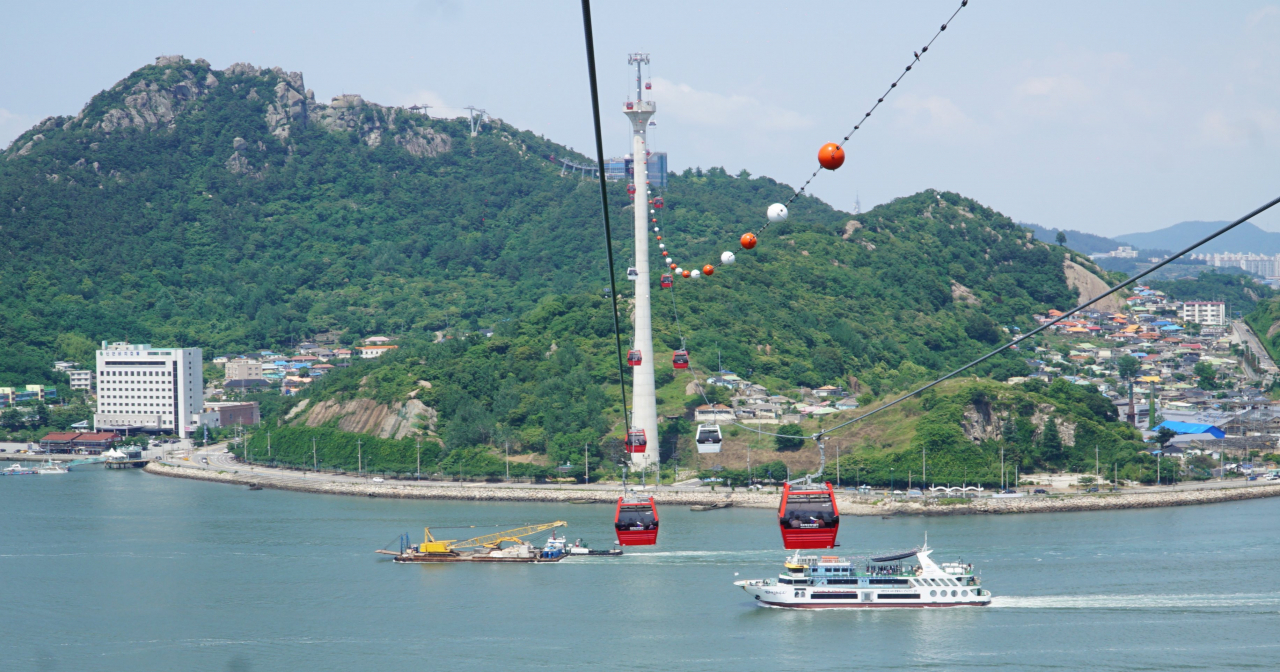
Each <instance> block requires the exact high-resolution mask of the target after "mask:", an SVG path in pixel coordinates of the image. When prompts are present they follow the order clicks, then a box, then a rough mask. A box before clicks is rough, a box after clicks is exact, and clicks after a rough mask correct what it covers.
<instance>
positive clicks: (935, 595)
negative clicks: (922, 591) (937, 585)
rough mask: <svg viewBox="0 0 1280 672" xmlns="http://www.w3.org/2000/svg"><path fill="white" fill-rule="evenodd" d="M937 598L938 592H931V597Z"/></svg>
mask: <svg viewBox="0 0 1280 672" xmlns="http://www.w3.org/2000/svg"><path fill="white" fill-rule="evenodd" d="M937 596H938V591H936V590H931V591H929V597H937Z"/></svg>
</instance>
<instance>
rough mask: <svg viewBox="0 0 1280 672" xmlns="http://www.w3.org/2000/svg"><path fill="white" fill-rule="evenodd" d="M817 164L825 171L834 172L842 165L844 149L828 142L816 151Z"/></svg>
mask: <svg viewBox="0 0 1280 672" xmlns="http://www.w3.org/2000/svg"><path fill="white" fill-rule="evenodd" d="M818 163H820V164H822V167H823V168H826V169H827V170H835V169H836V168H839V167H840V166H843V165H844V149H842V148H841V147H840V145H837V144H836V143H834V142H828V143H827V144H825V145H823V146H822V149H819V150H818Z"/></svg>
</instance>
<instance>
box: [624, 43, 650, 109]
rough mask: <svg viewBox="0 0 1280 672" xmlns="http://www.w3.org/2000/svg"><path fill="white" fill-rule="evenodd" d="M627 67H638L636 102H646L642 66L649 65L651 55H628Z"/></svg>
mask: <svg viewBox="0 0 1280 672" xmlns="http://www.w3.org/2000/svg"><path fill="white" fill-rule="evenodd" d="M627 65H634V66H636V101H637V102H638V101H641V100H644V95H643V94H644V78H643V76H642V75H641V74H640V66H641V65H649V54H641V53H634V54H627Z"/></svg>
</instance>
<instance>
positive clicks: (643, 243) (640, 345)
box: [623, 53, 658, 470]
mask: <svg viewBox="0 0 1280 672" xmlns="http://www.w3.org/2000/svg"><path fill="white" fill-rule="evenodd" d="M648 63H649V54H639V53H637V54H629V55H628V56H627V65H634V66H636V99H635V100H634V101H629V102H627V104H626V109H625V110H623V112H624V113H625V114H626V115H627V118H629V119H630V120H631V157H632V160H631V165H632V172H633V175H634V180H635V189H636V193H635V201H634V202H633V203H632V205H633V206H634V208H635V213H634V214H635V236H636V240H635V251H636V259H635V269H636V277H635V278H634V282H635V283H636V288H635V289H636V306H635V312H634V315H635V342H634V345H633V346H632V347H633V348H634V349H635V350H639V351H640V353H641V356H642V357H643V359H642V360H641V363H640V365H639V366H635V367H632V370H631V373H632V375H631V399H632V402H631V403H632V406H631V425H632V429H643V430H644V433H645V437H646V439H645V441H646V446H645V451H644V452H643V453H632V454H631V463H632V467H633V468H635V469H639V470H644V469H647V468H649V467H650V466H656V465H657V464H658V405H657V404H658V402H657V391H656V390H655V387H654V378H653V362H654V357H655V355H654V351H653V313H652V310H651V308H650V304H649V290H650V279H649V160H648V159H649V151H648V145H647V142H646V140H645V129H646V128H648V126H649V118H650V117H652V116H653V114H654V112H656V111H657V107H656V106H655V105H654V102H653V101H652V100H644V86H643V83H642V82H643V78H642V76H641V71H640V67H641V65H647V64H648Z"/></svg>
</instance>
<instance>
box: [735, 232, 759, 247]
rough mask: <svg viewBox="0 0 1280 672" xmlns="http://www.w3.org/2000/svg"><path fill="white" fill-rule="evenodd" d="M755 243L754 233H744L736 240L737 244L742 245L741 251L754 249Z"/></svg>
mask: <svg viewBox="0 0 1280 672" xmlns="http://www.w3.org/2000/svg"><path fill="white" fill-rule="evenodd" d="M756 242H757V241H756V234H754V233H744V234H742V238H739V239H738V244H740V245H742V249H744V250H750V249H751V248H753V247H755V246H756Z"/></svg>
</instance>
